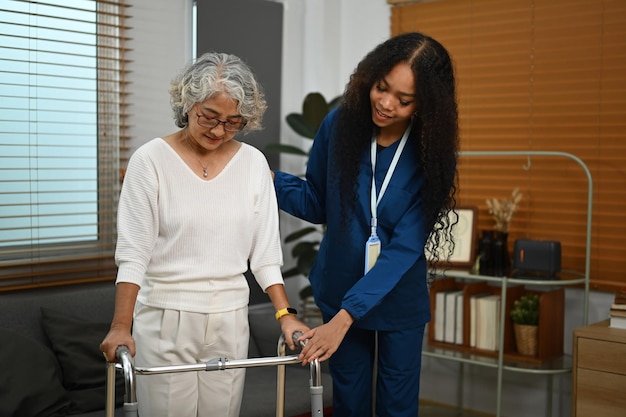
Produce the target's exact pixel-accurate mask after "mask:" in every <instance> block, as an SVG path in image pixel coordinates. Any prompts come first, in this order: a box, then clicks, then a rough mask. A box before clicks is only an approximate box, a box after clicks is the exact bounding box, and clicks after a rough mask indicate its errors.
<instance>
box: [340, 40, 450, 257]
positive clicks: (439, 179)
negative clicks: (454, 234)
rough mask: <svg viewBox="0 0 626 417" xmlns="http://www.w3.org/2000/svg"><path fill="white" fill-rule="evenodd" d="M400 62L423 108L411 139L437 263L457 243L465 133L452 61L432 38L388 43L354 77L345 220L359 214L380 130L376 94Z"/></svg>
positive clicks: (346, 121) (348, 107)
mask: <svg viewBox="0 0 626 417" xmlns="http://www.w3.org/2000/svg"><path fill="white" fill-rule="evenodd" d="M398 63H407V64H409V66H410V67H411V69H412V70H413V74H414V75H415V80H416V82H415V86H416V87H415V88H416V91H415V94H416V97H417V103H418V109H417V111H416V113H415V115H414V116H413V127H412V129H411V133H410V135H409V140H414V141H418V142H419V143H418V144H419V146H417V147H416V149H417V154H416V155H415V158H416V160H417V161H419V162H420V165H421V167H422V169H423V174H424V186H423V188H422V190H421V198H422V201H423V204H424V211H425V214H426V216H427V224H428V226H429V230H430V233H431V239H428V241H427V244H426V250H427V251H429V252H430V253H431V254H432V256H433V258H434V260H435V262H437V261H438V260H439V256H438V253H439V250H438V248H439V247H440V245H442V244H443V243H444V242H445V241H450V242H452V239H451V236H450V231H451V224H450V223H452V224H454V223H456V221H455V220H452V221H450V220H449V218H450V217H449V212H450V211H451V210H452V211H453V213H454V208H455V206H456V200H455V195H456V190H457V187H456V182H455V178H456V163H457V153H458V146H459V144H458V142H459V140H458V130H459V129H458V109H457V102H456V92H455V80H454V69H453V64H452V60H451V59H450V56H449V54H448V52H447V51H446V49H445V48H444V47H443V46H442V45H441V44H440V43H439V42H437V41H436V40H434V39H433V38H431V37H429V36H426V35H424V34H422V33H415V32H413V33H405V34H401V35H398V36H395V37H393V38H390V39H388V40H387V41H385V42H383V43H381V44H380V45H378V46H377V47H376V48H375V49H374V50H372V51H371V52H370V53H369V54H367V55H366V56H365V58H363V60H362V61H361V62H360V63H359V64H358V66H357V68H356V70H355V71H354V73H353V74H352V75H351V76H350V80H349V82H348V84H347V86H346V89H345V91H344V94H343V98H342V102H341V105H340V108H339V115H338V130H337V140H336V141H335V146H334V149H333V152H334V155H335V158H333V159H334V160H335V161H336V162H337V166H335V167H334V168H335V169H336V171H335V172H338V177H337V180H338V186H339V191H340V193H341V195H342V196H344V198H343V199H342V207H341V209H342V216H347V215H349V213H350V212H351V211H353V210H354V207H355V204H356V201H357V195H356V179H357V176H358V173H359V161H360V160H361V158H362V156H363V153H364V152H367V151H368V150H369V148H370V145H371V138H372V132H375V131H376V129H378V128H377V126H376V125H375V124H374V122H373V121H372V110H371V103H370V89H371V88H372V86H373V85H374V84H375V83H377V82H379V81H380V80H381V79H383V78H384V77H385V76H386V75H387V74H388V73H389V72H390V71H391V69H392V68H393V67H394V66H396V65H397V64H398ZM451 218H452V219H454V218H456V216H451ZM452 245H453V242H452ZM452 248H453V246H452ZM451 252H452V249H450V253H451ZM444 256H447V254H446V255H444Z"/></svg>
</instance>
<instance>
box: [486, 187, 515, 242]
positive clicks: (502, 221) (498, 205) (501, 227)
mask: <svg viewBox="0 0 626 417" xmlns="http://www.w3.org/2000/svg"><path fill="white" fill-rule="evenodd" d="M520 201H522V193H521V192H520V190H519V188H515V189H514V190H513V192H512V193H511V197H510V198H504V199H502V200H499V199H497V198H488V199H487V200H486V202H487V207H488V208H489V213H490V214H491V215H493V219H494V221H495V230H497V231H498V232H502V233H508V232H509V225H510V224H511V219H512V218H513V214H515V212H516V211H517V208H518V206H519V202H520Z"/></svg>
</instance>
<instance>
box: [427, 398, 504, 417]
mask: <svg viewBox="0 0 626 417" xmlns="http://www.w3.org/2000/svg"><path fill="white" fill-rule="evenodd" d="M420 417H492V414H486V413H479V412H474V411H470V410H457V409H456V408H454V407H450V406H448V405H442V404H437V403H433V402H428V401H422V400H420Z"/></svg>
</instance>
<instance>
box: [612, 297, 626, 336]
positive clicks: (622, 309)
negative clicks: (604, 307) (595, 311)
mask: <svg viewBox="0 0 626 417" xmlns="http://www.w3.org/2000/svg"><path fill="white" fill-rule="evenodd" d="M609 314H610V318H609V327H613V328H615V329H626V293H624V292H617V293H615V300H613V304H611V310H610V312H609Z"/></svg>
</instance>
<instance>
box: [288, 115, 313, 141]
mask: <svg viewBox="0 0 626 417" xmlns="http://www.w3.org/2000/svg"><path fill="white" fill-rule="evenodd" d="M285 120H287V124H288V125H289V127H291V128H292V129H293V130H294V131H295V132H296V133H297V134H299V135H300V136H304V137H305V138H309V139H313V138H315V133H317V126H315V125H311V124H309V123H308V122H307V121H306V119H305V118H304V116H303V115H301V114H298V113H289V114H288V115H287V117H286V119H285Z"/></svg>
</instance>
